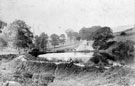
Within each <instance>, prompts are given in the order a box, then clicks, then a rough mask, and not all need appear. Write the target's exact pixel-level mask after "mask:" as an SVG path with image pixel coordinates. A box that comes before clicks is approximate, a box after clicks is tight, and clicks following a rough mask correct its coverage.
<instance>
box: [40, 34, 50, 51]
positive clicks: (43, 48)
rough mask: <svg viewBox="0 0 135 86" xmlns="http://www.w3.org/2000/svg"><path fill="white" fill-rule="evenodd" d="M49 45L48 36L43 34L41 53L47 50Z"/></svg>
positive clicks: (41, 37) (41, 36)
mask: <svg viewBox="0 0 135 86" xmlns="http://www.w3.org/2000/svg"><path fill="white" fill-rule="evenodd" d="M47 43H48V35H47V34H45V33H44V32H43V33H41V35H40V50H41V51H46V50H47Z"/></svg>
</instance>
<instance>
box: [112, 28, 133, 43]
mask: <svg viewBox="0 0 135 86" xmlns="http://www.w3.org/2000/svg"><path fill="white" fill-rule="evenodd" d="M122 33H124V34H122ZM114 36H115V38H114V39H113V40H116V41H126V40H132V41H133V42H134V43H135V27H132V28H128V29H126V30H124V31H120V32H115V33H114Z"/></svg>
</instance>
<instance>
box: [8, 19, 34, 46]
mask: <svg viewBox="0 0 135 86" xmlns="http://www.w3.org/2000/svg"><path fill="white" fill-rule="evenodd" d="M10 29H11V30H13V29H14V30H13V31H15V36H14V37H15V42H14V45H15V46H16V47H18V48H29V46H30V45H31V44H32V43H33V42H32V39H33V33H32V32H31V31H30V27H29V26H28V25H27V24H26V23H25V22H24V21H22V20H15V21H14V22H13V23H11V25H10Z"/></svg>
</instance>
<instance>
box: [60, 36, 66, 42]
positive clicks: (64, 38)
mask: <svg viewBox="0 0 135 86" xmlns="http://www.w3.org/2000/svg"><path fill="white" fill-rule="evenodd" d="M59 39H60V43H62V44H64V43H65V40H66V36H65V34H61V35H60V38H59Z"/></svg>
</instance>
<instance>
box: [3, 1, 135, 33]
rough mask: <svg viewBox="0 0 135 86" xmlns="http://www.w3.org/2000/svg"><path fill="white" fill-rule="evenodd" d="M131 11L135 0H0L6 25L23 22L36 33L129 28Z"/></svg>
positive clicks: (134, 14)
mask: <svg viewBox="0 0 135 86" xmlns="http://www.w3.org/2000/svg"><path fill="white" fill-rule="evenodd" d="M134 11H135V1H134V0H0V19H2V20H3V21H5V22H8V23H10V22H12V21H13V20H15V19H21V20H24V21H26V23H27V24H28V25H30V26H31V27H32V29H34V32H35V34H40V33H41V32H45V33H48V34H52V33H56V34H60V33H64V32H65V30H66V29H69V28H70V29H73V30H75V31H79V30H80V29H81V28H82V27H91V26H93V25H101V26H110V27H116V26H121V25H132V24H135V23H134V22H135V21H134V18H135V17H134V16H135V12H134ZM117 30H118V29H115V30H114V31H117Z"/></svg>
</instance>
